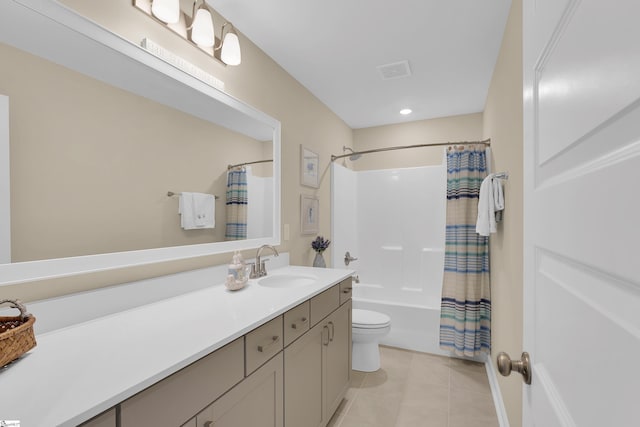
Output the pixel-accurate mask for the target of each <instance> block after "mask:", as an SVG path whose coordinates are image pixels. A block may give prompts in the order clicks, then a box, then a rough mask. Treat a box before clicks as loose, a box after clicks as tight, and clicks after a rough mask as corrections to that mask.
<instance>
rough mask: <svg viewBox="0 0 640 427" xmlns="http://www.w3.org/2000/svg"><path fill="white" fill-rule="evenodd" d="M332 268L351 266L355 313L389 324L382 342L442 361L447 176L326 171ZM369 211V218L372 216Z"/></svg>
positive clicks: (426, 171)
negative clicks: (375, 315) (379, 316)
mask: <svg viewBox="0 0 640 427" xmlns="http://www.w3.org/2000/svg"><path fill="white" fill-rule="evenodd" d="M331 191H332V242H333V243H332V244H333V251H332V256H333V259H332V265H333V266H334V267H336V268H347V267H346V266H345V265H344V254H345V252H346V251H349V252H350V254H351V255H352V256H354V257H357V258H358V260H357V261H354V262H353V263H351V264H350V265H349V267H348V268H352V269H354V270H356V272H357V274H358V276H359V278H360V284H355V283H354V288H353V304H354V308H363V309H368V310H374V311H378V312H381V313H384V314H386V315H388V316H390V317H391V323H392V328H391V331H390V333H389V334H388V335H387V336H386V337H384V338H383V339H382V340H381V343H383V344H387V345H392V346H396V347H401V348H406V349H411V350H417V351H425V352H431V353H436V354H447V353H444V352H443V351H441V350H440V349H439V348H438V328H439V322H440V295H441V289H442V276H443V271H444V241H445V201H446V169H445V167H444V165H441V166H425V167H418V168H404V169H387V170H374V171H361V172H354V171H352V170H349V169H347V168H345V167H342V166H340V165H338V164H336V163H335V162H334V163H333V164H332V190H331ZM372 212H375V215H372Z"/></svg>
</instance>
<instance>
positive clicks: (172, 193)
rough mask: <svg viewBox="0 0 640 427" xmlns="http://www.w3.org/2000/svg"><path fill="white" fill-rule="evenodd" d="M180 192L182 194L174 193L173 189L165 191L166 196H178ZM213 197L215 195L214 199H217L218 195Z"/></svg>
mask: <svg viewBox="0 0 640 427" xmlns="http://www.w3.org/2000/svg"><path fill="white" fill-rule="evenodd" d="M181 194H182V193H174V192H173V191H167V196H168V197H172V196H179V195H181ZM213 197H215V198H216V200H218V199H219V197H218V196H213Z"/></svg>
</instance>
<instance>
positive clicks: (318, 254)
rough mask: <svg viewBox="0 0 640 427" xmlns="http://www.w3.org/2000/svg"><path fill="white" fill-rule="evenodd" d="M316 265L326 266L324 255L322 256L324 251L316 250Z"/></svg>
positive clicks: (314, 261)
mask: <svg viewBox="0 0 640 427" xmlns="http://www.w3.org/2000/svg"><path fill="white" fill-rule="evenodd" d="M313 266H314V267H321V268H325V267H326V266H327V265H326V264H325V263H324V257H323V256H322V252H316V257H315V258H314V259H313Z"/></svg>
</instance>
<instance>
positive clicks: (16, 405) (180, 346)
mask: <svg viewBox="0 0 640 427" xmlns="http://www.w3.org/2000/svg"><path fill="white" fill-rule="evenodd" d="M208 272H209V269H203V270H197V271H195V272H188V273H180V274H175V275H172V276H165V278H164V280H165V281H166V280H167V279H166V278H167V277H170V278H171V280H174V279H175V280H177V281H180V280H184V279H185V278H186V277H188V278H189V280H205V281H206V280H209V281H210V280H211V279H210V277H207V276H206V275H207V273H208ZM287 273H294V274H296V273H297V274H309V275H314V276H317V277H318V281H317V282H316V283H313V284H311V285H306V286H300V287H295V288H267V287H264V286H261V285H259V284H258V283H256V281H255V280H250V281H249V284H248V285H247V287H245V288H244V289H242V290H239V291H235V292H232V291H228V290H227V289H226V288H225V287H224V285H223V284H219V285H214V286H210V287H206V288H204V289H200V290H194V291H191V292H188V293H184V294H181V295H177V296H171V297H169V298H165V299H162V300H159V301H155V302H152V303H149V304H142V305H139V306H136V307H132V308H129V309H126V310H123V311H118V312H115V313H111V314H106V315H104V316H101V317H98V318H94V319H90V320H88V321H85V322H83V323H78V324H71V325H68V326H65V327H62V328H60V329H55V330H52V331H49V332H45V333H42V334H37V335H36V340H37V342H38V345H37V347H35V348H34V349H33V350H31V351H30V352H29V353H27V354H26V355H24V356H23V357H22V358H21V359H19V360H18V361H17V362H15V363H13V364H11V365H9V367H7V368H6V369H4V370H0V419H13V420H20V421H21V425H22V426H23V427H49V426H58V425H61V426H75V425H77V424H80V423H81V422H84V421H86V420H88V419H90V418H92V417H93V416H95V415H98V414H99V413H101V412H103V411H104V410H106V409H109V408H111V407H113V406H114V405H116V404H118V403H119V402H121V401H123V400H125V399H127V398H128V397H131V396H132V395H134V394H135V393H137V392H139V391H141V390H143V389H145V388H147V387H148V386H150V385H152V384H154V383H156V382H158V381H159V380H161V379H163V378H165V377H166V376H168V375H170V374H172V373H174V372H176V371H178V370H180V369H182V368H184V367H185V366H187V365H189V364H191V363H193V362H195V361H196V360H198V359H200V358H202V357H204V356H206V355H207V354H209V353H211V352H213V351H214V350H217V349H218V348H220V347H222V346H224V345H225V344H227V343H229V342H231V341H233V340H234V339H236V338H238V337H240V336H242V335H244V334H245V333H247V332H249V331H250V330H252V329H254V328H256V327H257V326H259V325H261V324H263V323H265V322H267V321H268V320H271V319H273V318H275V317H276V316H278V315H280V314H282V313H284V312H285V311H287V310H288V309H290V308H292V307H295V306H296V305H297V304H299V303H301V302H303V301H305V300H307V299H309V298H310V297H312V296H314V295H316V294H318V293H320V292H322V291H323V290H325V289H327V288H329V287H330V286H332V285H334V284H336V283H338V282H340V281H341V280H343V279H344V278H346V277H349V276H350V275H351V274H352V273H353V272H352V271H351V270H339V269H326V268H311V267H297V266H288V267H283V268H279V269H276V270H273V271H270V272H269V276H274V275H279V274H287ZM148 282H149V281H147V283H148ZM151 282H153V279H152V280H151ZM220 283H222V282H220ZM96 292H99V291H96ZM131 292H136V291H135V290H132V291H131ZM65 300H66V301H67V302H68V301H69V297H65ZM71 301H73V297H71ZM28 308H29V309H30V307H28ZM30 311H31V310H30ZM33 312H34V314H35V315H36V319H37V320H36V324H37V323H38V322H40V321H41V319H40V317H39V316H38V313H37V311H35V310H33Z"/></svg>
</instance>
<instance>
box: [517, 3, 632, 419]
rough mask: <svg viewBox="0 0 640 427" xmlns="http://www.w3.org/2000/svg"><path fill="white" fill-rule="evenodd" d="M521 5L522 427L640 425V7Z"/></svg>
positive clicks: (612, 4) (568, 4)
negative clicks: (632, 358) (639, 359)
mask: <svg viewBox="0 0 640 427" xmlns="http://www.w3.org/2000/svg"><path fill="white" fill-rule="evenodd" d="M523 5H524V8H523V10H524V73H525V76H524V114H525V116H524V127H525V129H524V131H525V134H524V136H525V150H524V156H525V158H524V166H525V186H524V191H525V199H524V200H525V201H524V203H525V222H524V224H525V225H524V227H525V229H524V232H525V236H524V237H525V239H524V240H525V247H524V257H525V259H524V263H525V292H524V295H525V304H524V306H525V319H524V320H525V326H524V328H525V329H524V344H525V350H526V351H528V352H529V353H530V354H531V359H532V363H533V370H532V371H533V381H532V384H531V386H526V387H525V394H524V410H523V424H524V425H525V426H534V425H535V426H541V427H547V426H555V425H558V426H574V425H578V426H603V425H612V426H613V425H615V426H632V425H637V419H636V418H635V415H634V413H633V409H634V406H635V405H636V403H635V401H636V400H637V399H635V398H634V395H635V394H636V393H635V392H634V388H635V384H637V383H638V382H640V374H639V373H638V371H637V370H635V369H633V368H630V367H629V366H628V365H627V364H626V363H624V362H623V361H624V360H625V359H627V358H628V357H629V355H633V354H636V355H637V354H640V310H638V307H640V263H639V262H638V261H639V259H638V253H639V251H638V249H637V247H636V245H637V242H638V241H640V227H639V226H638V224H637V217H638V212H640V199H639V198H638V197H637V194H638V190H637V188H636V187H637V183H638V182H639V181H640V78H638V76H639V75H640V44H639V43H638V42H637V41H638V40H639V39H640V26H638V25H637V23H636V21H637V17H638V16H640V3H639V2H637V1H631V0H627V1H618V2H602V1H597V0H582V1H579V0H570V1H567V2H558V1H556V0H535V1H534V0H524V3H523Z"/></svg>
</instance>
